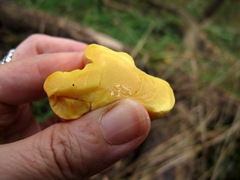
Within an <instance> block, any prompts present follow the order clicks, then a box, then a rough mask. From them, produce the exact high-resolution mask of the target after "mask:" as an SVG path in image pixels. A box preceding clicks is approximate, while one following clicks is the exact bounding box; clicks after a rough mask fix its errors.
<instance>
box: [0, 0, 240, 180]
mask: <svg viewBox="0 0 240 180" xmlns="http://www.w3.org/2000/svg"><path fill="white" fill-rule="evenodd" d="M239 9H240V1H239V0H172V1H168V0H144V1H141V0H128V1H127V0H122V1H117V0H82V1H79V0H68V1H66V0H51V1H50V0H22V1H18V0H0V55H1V58H2V57H3V56H4V55H5V54H6V52H7V51H8V50H9V49H10V48H13V47H16V46H17V45H18V44H19V43H20V42H21V41H22V40H23V39H25V38H26V37H28V36H29V35H31V34H33V33H44V34H49V35H54V36H61V37H67V38H72V39H76V40H79V41H84V42H86V43H98V44H102V45H105V46H108V47H109V48H112V49H115V50H117V51H125V52H128V53H129V54H131V55H132V56H133V58H134V59H135V62H136V65H137V66H138V67H139V68H141V69H142V70H144V71H145V72H147V73H149V74H152V75H154V76H157V77H160V78H163V79H165V80H167V81H168V82H169V83H170V84H171V86H172V87H173V89H174V92H175V96H176V105H175V107H174V109H173V110H172V111H171V112H170V113H169V114H168V115H167V116H166V117H164V118H161V119H159V120H155V121H153V122H152V128H151V132H150V134H149V136H148V138H147V140H146V141H145V142H144V143H143V144H142V145H141V146H140V147H139V148H138V149H136V150H135V151H134V152H133V153H131V154H129V155H128V156H127V157H126V158H124V159H122V160H120V161H119V162H117V163H116V164H114V165H113V166H111V167H110V168H109V169H107V170H106V171H104V172H102V173H100V174H97V175H96V176H94V177H92V178H91V179H103V180H107V179H169V180H172V179H173V180H175V179H176V180H182V179H183V180H186V179H198V180H202V179H204V180H205V179H211V180H215V179H240V106H239V105H240V101H239V100H240V61H239V57H240V51H239V49H240V30H239V29H240V11H239ZM33 110H34V112H35V114H36V116H37V119H38V120H39V121H42V120H43V119H45V118H46V117H47V116H49V115H50V114H51V113H52V112H51V110H50V109H49V106H48V101H47V99H44V100H42V101H39V102H34V103H33Z"/></svg>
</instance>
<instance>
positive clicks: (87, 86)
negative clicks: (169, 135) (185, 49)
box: [44, 44, 175, 119]
mask: <svg viewBox="0 0 240 180" xmlns="http://www.w3.org/2000/svg"><path fill="white" fill-rule="evenodd" d="M84 54H85V57H86V58H87V60H88V61H89V62H90V63H89V64H87V65H86V66H85V67H84V69H81V70H80V69H77V70H74V71H72V72H60V71H58V72H54V73H53V74H51V75H50V76H48V77H47V79H46V81H45V83H44V89H45V91H46V93H47V95H48V98H49V101H50V105H51V108H52V109H53V111H54V112H55V113H56V114H57V115H58V116H59V117H61V118H63V119H76V118H79V117H81V116H82V115H84V114H85V113H87V112H89V111H92V110H94V109H97V108H99V107H103V106H106V105H107V104H109V103H112V102H114V101H117V100H120V99H124V98H131V99H133V100H135V101H138V102H139V103H141V104H143V105H144V106H145V108H146V109H147V111H148V112H149V114H150V116H151V118H157V117H161V116H162V115H164V114H166V113H167V112H169V111H170V110H171V109H172V107H173V106H174V103H175V98H174V94H173V91H172V89H171V87H170V85H169V84H168V83H167V82H166V81H164V80H162V79H160V78H156V77H153V76H150V75H148V74H146V73H145V72H143V71H141V70H140V69H138V68H137V67H136V66H135V64H134V60H133V59H132V57H131V56H129V55H128V54H126V53H124V52H115V51H113V50H111V49H108V48H106V47H103V46H100V45H97V44H91V45H88V46H87V47H86V49H85V51H84Z"/></svg>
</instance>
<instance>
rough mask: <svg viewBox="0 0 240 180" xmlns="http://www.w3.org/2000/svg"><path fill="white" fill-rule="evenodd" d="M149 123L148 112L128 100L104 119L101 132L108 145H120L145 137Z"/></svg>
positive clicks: (114, 108) (122, 102) (119, 104)
mask: <svg viewBox="0 0 240 180" xmlns="http://www.w3.org/2000/svg"><path fill="white" fill-rule="evenodd" d="M148 123H149V116H148V113H147V111H146V110H145V109H144V108H143V107H142V106H141V105H140V104H138V103H136V102H135V101H133V100H130V99H126V100H123V101H121V102H119V103H118V104H117V105H116V106H114V107H113V108H112V109H111V110H110V111H108V112H107V113H106V114H105V115H104V116H103V117H102V121H101V131H102V134H103V136H104V138H105V140H106V141H107V142H108V143H110V144H112V145H120V144H124V143H127V142H130V141H131V140H134V139H136V138H138V137H140V136H142V135H144V134H145V133H146V131H147V130H148V127H149V125H148Z"/></svg>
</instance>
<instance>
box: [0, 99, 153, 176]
mask: <svg viewBox="0 0 240 180" xmlns="http://www.w3.org/2000/svg"><path fill="white" fill-rule="evenodd" d="M149 128H150V118H149V116H148V113H147V111H146V110H145V108H144V107H143V106H142V105H140V104H138V103H136V102H135V101H132V100H129V99H126V100H122V101H119V102H116V103H113V104H111V105H108V106H106V107H103V108H99V109H97V110H94V111H92V112H90V113H88V114H86V115H85V116H83V117H82V118H80V119H79V120H75V121H68V122H64V123H59V124H55V125H52V126H51V127H49V128H47V129H45V130H44V131H42V132H40V133H38V134H36V135H34V136H32V137H29V138H27V139H25V140H22V141H19V142H16V143H12V144H8V145H3V146H0V159H2V161H1V163H0V174H1V177H4V178H3V179H14V178H15V179H81V178H82V179H84V178H87V177H89V176H91V175H94V174H96V173H98V172H100V171H101V170H103V169H105V168H107V167H108V166H110V165H111V164H113V163H114V162H116V161H117V160H119V159H120V158H122V157H124V156H125V155H126V154H128V153H129V152H130V151H132V150H133V149H135V148H136V147H137V146H138V145H140V144H141V143H142V142H143V140H144V139H145V138H146V136H147V134H148V132H149ZM13 170H14V173H12V171H13Z"/></svg>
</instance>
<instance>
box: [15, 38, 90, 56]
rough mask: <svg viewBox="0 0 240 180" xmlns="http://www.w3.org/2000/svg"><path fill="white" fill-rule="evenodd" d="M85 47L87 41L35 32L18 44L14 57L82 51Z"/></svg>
mask: <svg viewBox="0 0 240 180" xmlns="http://www.w3.org/2000/svg"><path fill="white" fill-rule="evenodd" d="M85 47H86V44H85V43H82V42H78V41H75V40H71V39H67V38H60V37H53V36H48V35H43V34H34V35H31V36H29V37H28V38H27V39H26V40H24V41H23V42H22V43H21V44H19V45H18V47H17V48H16V51H15V53H14V55H13V58H12V59H13V60H21V59H26V58H29V57H32V56H35V55H40V54H48V53H56V52H81V51H83V49H84V48H85Z"/></svg>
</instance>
